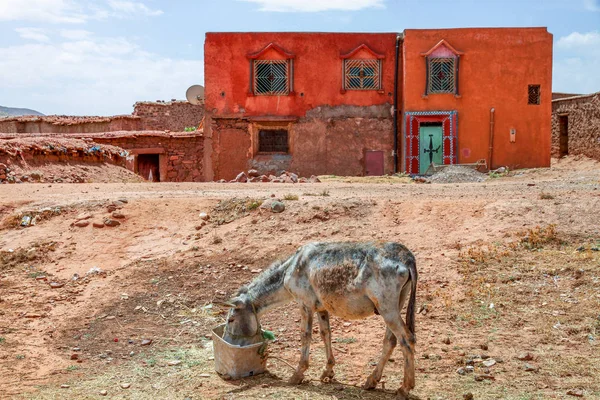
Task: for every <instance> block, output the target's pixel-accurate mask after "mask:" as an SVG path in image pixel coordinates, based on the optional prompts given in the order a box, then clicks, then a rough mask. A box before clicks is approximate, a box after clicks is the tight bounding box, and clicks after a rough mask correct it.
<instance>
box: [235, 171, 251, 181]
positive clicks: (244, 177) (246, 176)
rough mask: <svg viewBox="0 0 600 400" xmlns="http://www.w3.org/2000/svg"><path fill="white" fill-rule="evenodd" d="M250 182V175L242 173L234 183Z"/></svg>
mask: <svg viewBox="0 0 600 400" xmlns="http://www.w3.org/2000/svg"><path fill="white" fill-rule="evenodd" d="M247 181H248V175H246V173H245V172H240V173H239V174H238V175H237V176H236V177H235V179H234V182H240V183H245V182H247Z"/></svg>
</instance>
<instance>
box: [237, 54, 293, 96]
mask: <svg viewBox="0 0 600 400" xmlns="http://www.w3.org/2000/svg"><path fill="white" fill-rule="evenodd" d="M246 57H247V58H248V59H249V61H250V82H249V90H248V95H249V96H288V95H292V94H294V58H295V57H296V56H295V54H293V53H290V52H288V51H286V50H284V49H283V48H281V47H280V46H278V45H277V44H275V43H269V44H268V45H266V46H265V47H263V48H262V49H261V50H260V51H258V52H256V53H250V54H248V55H247V56H246Z"/></svg>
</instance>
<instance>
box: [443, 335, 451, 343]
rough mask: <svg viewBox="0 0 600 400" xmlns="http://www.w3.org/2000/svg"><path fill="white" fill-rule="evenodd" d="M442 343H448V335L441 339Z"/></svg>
mask: <svg viewBox="0 0 600 400" xmlns="http://www.w3.org/2000/svg"><path fill="white" fill-rule="evenodd" d="M442 343H444V344H450V338H449V337H448V336H446V337H445V338H444V339H443V340H442Z"/></svg>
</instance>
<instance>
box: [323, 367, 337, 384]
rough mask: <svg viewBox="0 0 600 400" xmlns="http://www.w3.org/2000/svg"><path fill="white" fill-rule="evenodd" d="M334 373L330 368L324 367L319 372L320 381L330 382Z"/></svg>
mask: <svg viewBox="0 0 600 400" xmlns="http://www.w3.org/2000/svg"><path fill="white" fill-rule="evenodd" d="M334 375H335V372H333V370H332V369H326V370H325V371H323V373H322V374H321V382H331V380H332V379H333V376H334Z"/></svg>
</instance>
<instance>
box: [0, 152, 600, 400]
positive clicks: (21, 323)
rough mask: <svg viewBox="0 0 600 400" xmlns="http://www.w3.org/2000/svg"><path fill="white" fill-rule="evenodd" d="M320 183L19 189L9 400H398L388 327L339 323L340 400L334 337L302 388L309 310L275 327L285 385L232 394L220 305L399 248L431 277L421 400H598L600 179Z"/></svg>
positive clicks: (581, 173) (577, 166)
mask: <svg viewBox="0 0 600 400" xmlns="http://www.w3.org/2000/svg"><path fill="white" fill-rule="evenodd" d="M321 180H322V183H316V184H315V183H306V184H302V185H298V184H285V183H257V184H253V185H242V184H237V183H232V184H217V183H212V184H193V183H163V184H150V183H144V184H134V183H127V184H126V183H106V184H101V183H98V184H96V183H92V184H86V183H83V184H77V185H74V184H60V183H54V184H51V185H49V184H35V185H34V184H20V185H3V186H1V188H0V219H1V220H2V222H1V230H0V369H1V371H2V379H1V380H0V397H1V398H13V397H14V398H32V399H54V398H70V399H84V398H85V399H87V398H102V397H104V396H107V397H110V398H127V399H147V398H161V399H186V398H189V399H210V398H219V399H238V398H245V399H255V398H256V399H258V398H279V399H284V398H285V399H288V398H289V399H305V398H310V399H313V398H314V399H332V398H337V399H376V398H377V399H381V398H383V399H392V398H394V395H393V391H394V390H395V389H396V388H397V387H399V386H400V382H401V379H402V364H403V362H402V357H401V353H400V352H398V351H397V352H395V353H394V356H393V359H392V360H390V362H389V363H388V365H387V367H386V370H385V372H384V379H383V382H382V384H380V385H379V387H378V388H377V389H376V390H375V391H370V392H366V391H363V390H362V389H360V387H359V386H360V385H361V384H362V383H363V382H364V380H365V379H366V377H367V376H368V374H369V373H370V371H371V369H372V368H373V366H374V363H375V361H376V360H377V358H378V356H379V353H380V351H381V343H382V339H383V333H384V326H383V323H382V322H381V319H380V318H379V317H377V316H373V317H371V318H368V319H366V320H361V321H343V320H339V319H337V318H333V320H332V331H333V338H334V339H333V341H334V344H333V347H334V353H335V357H336V360H337V365H336V367H335V370H336V379H335V380H334V382H332V383H321V382H319V381H318V377H319V375H320V372H321V369H322V367H323V366H324V359H325V357H324V351H323V345H322V343H321V341H320V338H319V335H318V334H314V335H313V343H312V350H311V368H310V369H309V371H308V374H307V378H308V379H307V382H305V383H304V384H302V385H300V386H289V385H288V384H287V383H286V379H288V378H289V377H290V376H291V374H292V369H291V368H290V366H289V365H288V364H291V365H294V364H295V363H296V362H297V360H298V358H299V346H300V334H299V330H298V321H299V313H298V311H297V309H296V307H295V306H293V305H291V304H290V305H287V306H285V307H280V308H278V309H275V310H273V311H271V312H270V313H268V314H267V315H266V316H265V318H264V320H263V321H262V322H263V325H264V326H265V327H266V328H268V329H270V330H271V331H273V332H274V333H275V335H276V341H275V342H274V343H272V344H271V345H270V355H271V358H270V359H269V361H268V368H269V371H270V373H269V374H265V375H262V376H257V377H254V378H248V379H243V380H234V381H225V380H222V379H221V378H219V377H218V376H217V375H216V374H215V372H214V366H213V363H214V361H213V357H214V356H213V352H212V341H211V340H210V339H209V337H208V336H209V334H210V331H211V329H212V328H213V327H214V326H216V325H218V324H220V323H222V322H223V314H222V312H221V310H220V309H219V308H218V307H216V306H214V305H213V302H215V301H217V300H226V299H228V298H229V296H230V295H231V294H232V293H234V292H235V290H236V289H237V288H238V287H239V286H240V285H242V284H244V283H247V282H248V281H250V280H251V279H253V278H254V277H256V276H257V275H258V274H259V273H260V272H261V271H262V270H263V269H265V268H266V267H267V266H268V264H269V263H270V262H272V261H273V260H275V259H278V258H281V257H285V256H286V255H288V254H290V253H292V252H293V251H294V250H295V249H296V248H297V247H298V246H300V245H302V244H304V243H307V242H311V241H348V240H357V241H358V240H360V241H365V240H393V241H399V242H402V243H404V244H405V245H407V246H408V247H409V248H410V249H411V250H412V251H413V252H414V253H415V255H416V257H417V265H418V269H419V273H420V276H419V277H420V281H419V289H418V296H417V298H418V309H419V313H418V315H417V340H418V342H417V374H416V376H417V386H416V388H415V390H414V392H413V394H414V397H413V398H416V399H423V400H425V399H461V398H475V399H514V400H517V399H519V400H520V399H568V398H576V397H580V396H583V397H584V398H587V399H595V398H600V384H599V380H598V379H597V378H598V376H600V367H599V365H600V352H599V351H598V342H599V341H600V338H599V333H600V315H599V313H600V311H599V310H600V294H599V293H600V251H598V250H599V247H600V225H599V224H598V221H599V220H600V165H599V164H598V163H597V162H594V161H591V160H587V159H579V160H578V159H564V160H562V161H561V162H559V163H555V164H554V165H553V168H551V169H539V170H527V171H515V172H510V173H502V174H495V175H494V177H493V178H489V179H487V180H486V181H484V182H475V183H450V184H439V183H435V182H434V183H431V184H423V183H417V182H415V181H413V180H411V179H409V178H405V177H397V178H389V179H384V178H372V179H370V178H360V179H358V178H343V177H324V178H322V179H321ZM25 215H30V216H31V217H32V218H35V217H37V219H36V224H35V225H34V226H28V227H21V226H20V223H21V221H22V218H23V216H25ZM109 220H114V221H117V222H118V225H117V224H115V226H112V224H111V223H109V224H106V221H109ZM86 221H89V223H86ZM315 332H318V329H317V328H315ZM470 396H472V397H470Z"/></svg>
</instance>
